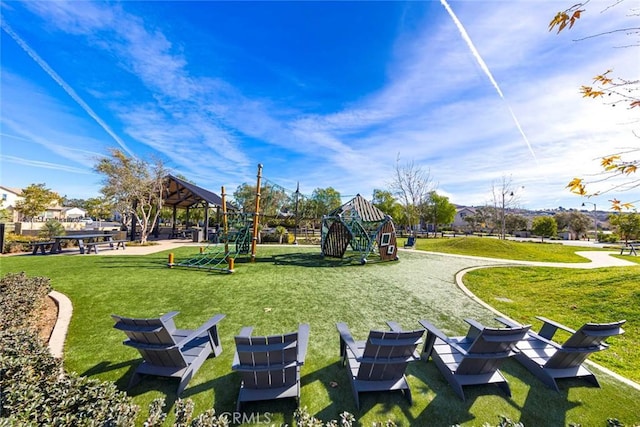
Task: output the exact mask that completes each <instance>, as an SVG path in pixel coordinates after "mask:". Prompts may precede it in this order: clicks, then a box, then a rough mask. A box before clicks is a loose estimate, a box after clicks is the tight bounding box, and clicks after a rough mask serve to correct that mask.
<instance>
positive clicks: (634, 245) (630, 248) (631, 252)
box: [620, 243, 640, 255]
mask: <svg viewBox="0 0 640 427" xmlns="http://www.w3.org/2000/svg"><path fill="white" fill-rule="evenodd" d="M638 247H640V243H627V244H626V245H624V246H622V247H621V248H620V255H624V252H625V251H627V252H629V255H638V253H637V252H636V248H638Z"/></svg>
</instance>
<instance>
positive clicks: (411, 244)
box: [404, 236, 416, 248]
mask: <svg viewBox="0 0 640 427" xmlns="http://www.w3.org/2000/svg"><path fill="white" fill-rule="evenodd" d="M415 245H416V236H409V237H408V238H407V241H406V242H405V244H404V247H405V248H413V247H414V246H415Z"/></svg>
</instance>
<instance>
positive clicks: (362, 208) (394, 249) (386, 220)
mask: <svg viewBox="0 0 640 427" xmlns="http://www.w3.org/2000/svg"><path fill="white" fill-rule="evenodd" d="M321 245H322V246H321V247H322V255H323V256H327V257H335V258H344V255H345V253H346V251H347V248H348V247H349V246H351V248H352V249H353V250H354V251H356V252H358V253H359V254H360V263H361V264H366V263H367V258H368V257H369V255H371V254H372V253H376V252H377V253H378V254H379V255H380V259H381V260H382V261H395V260H397V259H398V246H397V242H396V229H395V226H394V224H393V220H392V218H391V217H390V216H389V215H386V214H385V213H384V212H382V211H381V210H380V209H378V208H377V207H375V206H374V205H373V204H371V203H370V202H368V201H367V200H366V199H365V198H364V197H362V196H361V195H360V194H358V195H356V197H354V198H353V199H351V200H350V201H348V202H347V203H345V204H344V205H342V206H340V207H339V208H337V209H335V210H334V211H333V212H331V213H329V214H328V215H325V216H323V217H322V240H321Z"/></svg>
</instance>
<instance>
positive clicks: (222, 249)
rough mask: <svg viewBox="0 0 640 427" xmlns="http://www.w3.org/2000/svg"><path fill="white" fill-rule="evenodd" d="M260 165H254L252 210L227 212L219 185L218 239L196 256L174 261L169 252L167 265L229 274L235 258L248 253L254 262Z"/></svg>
mask: <svg viewBox="0 0 640 427" xmlns="http://www.w3.org/2000/svg"><path fill="white" fill-rule="evenodd" d="M261 182H262V165H261V164H259V165H258V175H257V184H256V189H257V190H256V197H255V205H254V206H255V211H254V212H253V213H245V212H240V213H230V212H228V210H227V203H226V193H225V189H224V187H222V193H221V196H222V229H221V230H219V232H218V241H217V242H216V243H215V244H212V243H209V244H208V245H207V246H206V247H205V248H201V249H200V253H199V254H197V255H196V256H194V257H192V258H189V259H186V260H184V261H181V262H178V263H174V262H173V259H172V255H173V254H171V255H170V258H169V267H191V268H200V269H206V270H214V271H221V272H225V273H233V271H234V264H235V259H236V258H237V257H238V256H239V255H246V254H248V253H249V252H251V262H255V258H256V247H257V241H258V221H259V216H260V187H261Z"/></svg>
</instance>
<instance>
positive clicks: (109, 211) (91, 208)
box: [84, 197, 113, 219]
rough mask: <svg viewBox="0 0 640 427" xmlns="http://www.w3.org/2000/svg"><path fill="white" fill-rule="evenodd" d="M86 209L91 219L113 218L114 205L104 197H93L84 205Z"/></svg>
mask: <svg viewBox="0 0 640 427" xmlns="http://www.w3.org/2000/svg"><path fill="white" fill-rule="evenodd" d="M84 209H85V210H86V211H87V215H88V216H89V217H91V218H98V219H109V218H111V217H112V216H113V205H112V204H111V203H110V202H109V200H107V199H106V198H104V197H101V198H98V197H92V198H90V199H87V200H86V201H85V203H84Z"/></svg>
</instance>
